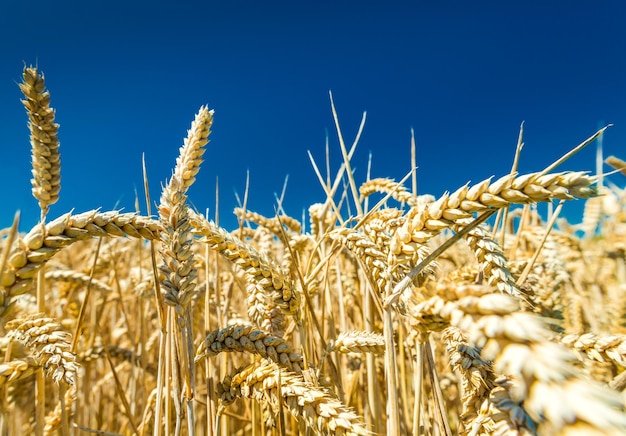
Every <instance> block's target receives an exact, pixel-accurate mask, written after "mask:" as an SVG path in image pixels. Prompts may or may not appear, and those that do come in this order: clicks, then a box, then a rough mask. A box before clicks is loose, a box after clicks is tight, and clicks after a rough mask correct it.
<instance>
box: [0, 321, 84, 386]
mask: <svg viewBox="0 0 626 436" xmlns="http://www.w3.org/2000/svg"><path fill="white" fill-rule="evenodd" d="M6 329H7V330H8V334H7V336H8V337H10V338H13V339H15V340H17V341H19V342H21V343H22V344H24V345H25V346H27V347H28V348H30V350H31V351H32V353H33V357H34V358H35V361H36V362H37V363H38V364H39V365H41V366H44V367H45V368H47V370H48V373H49V374H50V375H51V377H52V380H54V381H55V382H57V383H58V382H60V381H61V380H63V381H65V382H66V383H67V384H70V385H73V384H74V383H75V381H76V371H77V369H78V366H77V364H76V356H75V355H74V354H72V353H71V352H70V347H71V336H72V335H71V334H69V333H67V332H65V331H63V330H62V328H61V325H60V324H59V323H58V322H57V321H56V320H54V319H53V318H46V317H45V315H44V314H41V313H39V314H35V315H29V316H27V317H25V318H17V319H14V320H12V321H9V322H8V323H7V324H6Z"/></svg>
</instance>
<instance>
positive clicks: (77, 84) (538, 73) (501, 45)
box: [0, 0, 626, 230]
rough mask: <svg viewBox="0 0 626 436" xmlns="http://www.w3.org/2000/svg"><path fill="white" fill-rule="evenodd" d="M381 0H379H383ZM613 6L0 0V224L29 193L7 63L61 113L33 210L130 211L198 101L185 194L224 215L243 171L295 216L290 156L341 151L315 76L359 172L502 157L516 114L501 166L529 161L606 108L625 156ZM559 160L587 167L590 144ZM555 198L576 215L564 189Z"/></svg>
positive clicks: (566, 141) (154, 181)
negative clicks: (198, 124)
mask: <svg viewBox="0 0 626 436" xmlns="http://www.w3.org/2000/svg"><path fill="white" fill-rule="evenodd" d="M383 4H384V6H383ZM625 22H626V6H623V4H622V2H617V1H587V2H582V1H570V2H565V1H559V2H556V1H554V2H534V1H528V2H519V3H517V2H515V3H514V2H487V1H485V2H468V1H445V0H444V1H438V2H433V1H413V2H408V1H407V2H396V1H391V2H386V3H384V2H370V1H359V2H340V1H337V2H325V1H319V2H308V3H305V2H294V1H290V2H287V1H284V2H282V1H281V2H242V1H232V2H211V1H203V2H173V1H172V2H160V1H151V2H144V1H134V2H130V1H129V2H119V1H115V0H114V1H108V2H78V1H73V2H69V1H65V2H64V1H57V2H43V1H21V0H5V1H3V2H1V4H0V120H1V121H0V147H1V148H2V149H1V151H2V154H1V155H2V159H1V160H0V186H2V187H3V188H2V191H1V192H2V200H3V201H2V208H1V209H0V228H1V227H6V226H8V225H10V222H11V220H12V217H13V214H14V213H15V211H16V210H17V209H20V210H21V211H22V216H23V223H22V225H21V226H20V228H21V229H22V230H27V229H28V228H29V227H30V226H32V225H33V224H34V223H35V222H36V221H37V219H38V216H39V212H38V209H37V202H36V201H35V200H34V198H32V196H31V194H30V144H29V142H28V129H27V118H26V115H25V113H24V109H23V107H22V105H21V103H20V98H21V95H20V92H19V89H18V87H17V82H19V81H20V78H21V71H22V67H23V64H24V62H25V63H26V64H35V63H37V64H38V65H39V67H40V68H41V69H42V70H43V71H44V73H45V74H46V82H47V86H48V89H49V90H50V92H51V95H52V105H53V106H54V107H55V109H56V110H57V122H59V123H60V125H61V127H60V131H59V137H60V140H61V159H62V181H61V184H62V188H61V193H60V200H59V202H58V203H57V204H55V205H54V206H52V208H51V211H50V213H49V218H50V219H52V218H54V217H56V216H58V215H60V214H62V213H65V212H67V211H69V210H71V209H75V211H77V212H81V211H85V210H89V209H92V208H97V207H102V208H103V210H110V209H113V208H115V207H117V208H124V209H125V210H128V211H132V210H134V199H135V189H136V190H137V191H138V192H139V194H140V195H141V198H142V211H143V212H144V213H145V206H144V205H143V192H142V189H143V188H142V172H141V156H142V153H145V155H146V162H147V167H148V173H149V177H150V183H151V191H152V198H153V200H158V196H159V187H160V184H161V183H162V182H164V181H165V180H166V179H167V178H168V177H169V176H170V174H171V171H172V168H173V166H174V163H175V159H176V156H177V153H178V148H179V147H180V145H181V144H182V141H183V139H184V137H185V135H186V131H187V129H188V128H189V125H190V123H191V121H192V119H193V117H194V114H195V113H196V112H197V110H198V108H199V107H200V106H201V105H203V104H208V105H209V106H210V107H211V108H213V109H215V122H214V126H213V134H212V136H211V143H210V144H209V146H208V151H207V153H206V155H205V156H206V161H205V163H204V164H203V167H202V168H201V172H200V174H199V176H198V178H197V182H196V184H195V185H194V186H193V188H192V189H191V191H190V200H191V201H192V202H193V203H194V204H195V205H196V206H197V207H198V209H200V210H204V209H205V208H207V207H210V208H211V209H213V208H214V204H215V181H216V178H219V185H220V220H221V222H222V223H223V224H224V225H225V226H226V227H229V228H232V227H233V226H234V225H235V224H234V223H235V221H234V219H233V215H232V213H231V210H232V208H233V207H235V206H236V201H235V195H234V192H235V191H237V192H238V193H239V195H240V196H241V195H242V194H243V192H244V188H245V180H246V171H248V170H249V171H250V187H251V189H250V197H249V203H248V205H249V208H250V209H252V210H255V211H258V212H261V213H264V214H266V215H273V210H274V204H275V200H274V193H280V191H281V190H282V185H283V181H284V179H285V177H286V176H287V175H289V183H288V186H287V191H286V196H285V202H284V207H285V209H286V211H287V213H289V214H290V215H292V216H295V217H300V216H301V214H302V210H303V208H306V207H308V205H310V204H311V203H314V202H318V201H322V200H323V199H324V194H323V191H322V189H321V187H320V186H319V183H318V182H317V178H316V176H315V174H314V171H313V169H312V167H311V164H310V162H309V160H308V156H307V150H310V151H311V153H312V154H313V156H314V157H315V158H316V160H317V161H318V163H320V164H321V165H323V162H324V149H325V137H326V132H328V133H329V138H330V145H331V166H332V169H333V170H334V171H336V169H337V168H338V166H339V164H340V162H341V153H340V151H339V148H338V143H337V137H336V134H335V130H334V123H333V119H332V114H331V110H330V103H329V96H328V92H329V90H332V92H333V96H334V99H335V104H336V107H337V110H338V113H339V118H340V122H341V124H342V128H343V131H344V135H345V137H346V141H347V142H349V143H351V142H352V139H353V138H354V135H355V133H356V131H357V129H358V125H359V122H360V119H361V115H362V112H363V111H367V121H366V125H365V130H364V133H363V136H362V139H361V142H360V145H359V148H358V149H357V152H356V155H355V159H354V166H355V168H356V173H355V177H356V180H357V182H359V181H363V180H364V179H365V171H366V167H367V159H368V155H369V153H370V152H371V153H372V156H373V160H372V162H373V164H372V176H373V177H393V178H395V179H396V180H399V179H401V178H402V177H403V176H404V175H405V174H406V173H407V172H408V171H409V169H410V129H411V128H414V130H415V137H416V141H417V163H418V167H419V169H418V181H419V187H420V190H421V191H422V192H424V193H431V194H434V195H437V196H438V195H440V194H441V193H443V192H444V191H445V190H453V189H456V188H457V187H458V186H460V185H462V184H464V183H465V182H467V181H474V182H478V181H480V180H482V179H484V178H485V177H488V176H491V175H495V176H500V175H503V174H505V173H506V172H508V171H509V168H510V166H511V162H512V160H513V154H514V150H515V144H516V140H517V135H518V129H519V125H520V123H521V122H522V121H525V143H526V145H525V148H524V150H523V154H522V158H521V163H520V170H521V171H523V172H528V171H535V170H541V169H543V168H544V167H545V166H547V165H548V164H550V163H551V162H552V161H553V160H555V159H556V158H558V157H560V156H561V155H562V154H563V153H565V152H566V151H568V150H569V149H570V148H572V147H574V146H575V145H576V144H578V143H579V142H581V141H582V140H584V139H585V138H587V137H588V136H590V135H591V134H592V133H594V132H595V130H596V129H597V128H598V127H599V126H600V125H602V124H606V123H614V124H615V126H614V127H612V128H611V129H609V130H608V132H607V134H606V135H605V137H604V151H605V155H609V154H616V155H617V156H619V157H621V158H626V147H625V146H624V144H625V140H626V56H624V47H626V32H625V31H624V23H625ZM563 169H571V170H590V171H594V170H595V148H593V147H590V148H589V149H587V150H585V151H584V152H582V153H581V154H580V155H578V156H576V157H575V158H573V159H571V160H570V161H569V162H567V163H566V164H565V165H564V166H563ZM611 180H612V181H614V182H615V183H616V184H618V185H621V186H623V185H624V179H623V177H622V176H619V175H616V176H613V177H612V178H611ZM578 203H579V204H578V205H571V206H567V207H566V209H565V213H566V215H567V216H568V217H569V218H570V219H571V221H577V220H578V219H579V215H577V214H579V213H580V206H581V204H580V203H581V202H578Z"/></svg>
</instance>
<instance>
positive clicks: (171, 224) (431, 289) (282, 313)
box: [0, 67, 626, 435]
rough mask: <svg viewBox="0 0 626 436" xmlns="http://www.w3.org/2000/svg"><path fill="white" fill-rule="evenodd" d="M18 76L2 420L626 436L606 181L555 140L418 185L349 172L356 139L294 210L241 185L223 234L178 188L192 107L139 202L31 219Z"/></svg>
mask: <svg viewBox="0 0 626 436" xmlns="http://www.w3.org/2000/svg"><path fill="white" fill-rule="evenodd" d="M20 88H21V90H22V92H23V94H24V100H23V102H24V106H25V108H26V112H27V115H28V118H29V127H30V131H31V145H32V164H33V178H32V185H33V189H32V192H33V196H34V197H35V199H36V200H37V201H38V202H39V206H40V209H41V222H40V223H39V224H37V225H36V226H34V227H33V228H32V229H31V230H30V231H28V232H27V233H19V232H18V231H17V228H18V222H19V214H18V215H16V221H15V224H14V226H13V227H12V228H9V229H5V230H2V231H1V233H0V237H1V239H0V350H1V352H2V354H1V356H2V357H1V360H0V432H1V434H2V435H4V434H9V435H17V434H35V435H40V434H62V435H69V434H101V435H111V434H141V435H146V434H154V435H184V434H197V435H248V434H250V435H266V434H267V435H295V434H310V435H313V434H354V435H367V434H390V435H395V434H413V435H452V434H467V435H491V434H494V435H495V434H498V435H501V434H502V435H503V434H524V435H525V434H544V435H556V434H576V435H583V434H598V435H623V434H626V408H625V398H626V397H625V396H624V395H623V391H624V388H625V387H626V372H625V371H624V369H625V367H626V335H625V334H626V318H625V316H626V262H625V253H626V193H625V191H624V190H623V189H620V188H618V187H616V186H614V185H611V184H610V183H608V182H606V181H604V179H603V178H602V177H597V176H591V175H590V174H587V173H581V172H569V171H566V170H562V169H561V168H560V166H566V163H567V162H566V161H567V156H565V157H564V158H563V159H561V160H559V161H558V162H555V163H554V165H551V166H550V167H548V168H545V169H542V168H538V169H537V172H535V173H532V174H518V173H517V171H516V165H515V164H514V165H513V168H511V171H510V173H509V174H503V175H501V177H500V178H498V179H486V180H484V181H482V182H480V183H477V184H472V185H466V186H461V187H455V186H451V187H450V191H449V192H448V193H445V194H444V195H442V196H441V197H439V198H436V197H433V196H429V195H417V192H416V177H415V173H414V172H413V173H410V174H408V175H407V176H406V178H405V179H404V180H402V181H400V182H396V181H393V180H390V179H370V180H368V181H367V182H366V183H364V184H362V185H361V186H357V185H356V183H355V180H354V178H353V177H352V176H351V174H352V169H351V165H350V159H351V156H352V153H353V151H354V148H355V146H356V143H357V142H358V137H357V140H356V141H355V143H354V144H353V145H352V146H351V147H348V146H346V144H344V143H343V142H341V143H340V147H341V152H342V155H343V157H344V161H343V164H342V165H341V168H340V170H339V171H338V172H337V173H336V174H323V168H322V167H323V166H321V165H317V164H316V163H315V162H313V166H314V168H315V170H316V172H317V174H318V178H319V183H321V185H322V186H323V188H324V190H325V192H326V193H327V195H326V197H325V198H321V199H320V202H319V203H317V204H313V205H310V206H309V207H308V217H307V218H306V222H301V221H302V220H301V219H295V218H293V217H289V216H286V215H284V214H283V213H281V212H280V211H281V209H280V207H278V208H277V210H278V211H279V213H277V214H276V216H269V217H265V216H261V215H259V214H257V213H255V212H254V211H251V210H247V208H246V206H245V204H246V202H245V199H244V202H243V205H242V207H241V208H238V209H236V210H235V214H236V215H237V216H238V218H239V221H240V226H239V228H237V229H234V230H232V231H231V230H227V229H224V228H221V227H220V226H219V225H217V224H216V223H215V222H214V221H212V220H211V219H210V217H206V216H204V215H202V214H201V213H199V212H198V211H195V210H193V209H192V208H191V207H190V206H189V204H190V202H189V201H188V198H187V190H188V188H189V187H190V186H191V185H192V184H193V182H194V178H195V176H196V174H197V173H198V171H199V170H200V166H201V163H202V161H203V154H204V153H205V146H206V145H207V143H208V138H209V135H210V132H211V126H212V123H213V112H212V111H211V110H209V109H208V108H206V107H202V108H200V110H199V111H198V113H197V115H196V117H195V119H194V120H193V122H192V124H191V128H190V129H189V131H188V136H187V138H186V139H185V140H184V143H183V146H182V147H181V148H180V155H179V157H178V159H177V161H176V162H175V163H174V162H173V163H172V164H173V166H174V171H173V175H172V177H171V178H170V180H169V181H168V183H167V184H166V185H165V186H164V187H163V189H162V193H161V197H160V199H158V202H157V203H158V210H152V211H150V205H151V204H153V203H154V199H148V198H146V199H141V200H138V202H140V201H141V202H142V203H144V204H147V206H146V207H147V208H148V214H147V215H141V214H139V213H122V212H118V211H102V210H98V211H95V210H94V211H86V212H71V213H67V214H64V215H61V216H55V217H49V216H48V209H49V206H50V205H52V204H53V203H55V202H56V201H57V199H58V197H59V195H60V188H61V183H60V182H61V178H60V174H61V159H60V153H59V141H58V138H57V130H58V125H57V124H56V123H55V121H54V115H55V113H54V110H53V109H52V108H51V107H50V95H49V93H48V91H47V90H46V89H45V84H44V78H43V75H42V73H41V71H39V70H38V69H36V68H32V67H28V68H25V69H24V77H23V83H21V84H20ZM335 119H336V116H335ZM361 127H362V126H361ZM337 129H339V125H338V124H337ZM603 131H604V129H602V130H600V131H599V132H597V133H596V134H595V135H593V136H592V137H590V138H588V139H587V140H585V141H584V142H583V143H581V145H580V146H578V147H577V148H575V149H574V150H573V152H575V151H577V150H578V149H581V148H582V147H584V146H587V145H589V144H591V143H593V141H594V140H595V139H597V138H598V137H599V136H600V135H602V133H603ZM521 141H522V134H521V133H520V145H521ZM520 149H521V146H518V151H519V150H520ZM517 157H518V156H516V159H515V162H517ZM607 163H609V164H610V165H611V166H613V167H614V168H616V170H617V171H618V172H619V171H620V170H621V171H622V174H624V173H626V164H625V163H624V162H623V161H621V160H620V159H618V158H615V157H611V158H610V159H607ZM559 165H560V166H559ZM413 166H414V163H413ZM557 166H559V170H558V172H557V171H555V170H556V167H557ZM615 177H623V176H622V175H621V174H616V175H615ZM407 186H411V188H407ZM574 199H578V200H577V201H585V202H586V206H585V214H584V217H581V219H580V223H574V224H568V223H566V222H564V221H563V220H560V219H559V212H560V210H561V206H562V204H563V203H564V202H566V201H569V200H574ZM541 202H544V203H545V202H549V203H550V204H551V205H552V206H551V208H550V210H549V212H550V213H549V216H548V217H547V218H546V217H543V219H542V217H540V215H539V213H538V212H537V208H536V207H535V204H536V203H541ZM138 209H139V207H138ZM557 223H558V225H557Z"/></svg>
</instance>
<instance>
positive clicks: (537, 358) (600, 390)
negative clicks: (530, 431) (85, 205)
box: [411, 293, 626, 435]
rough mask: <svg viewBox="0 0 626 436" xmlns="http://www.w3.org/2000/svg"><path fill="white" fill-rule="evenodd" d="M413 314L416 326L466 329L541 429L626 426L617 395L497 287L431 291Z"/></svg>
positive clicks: (611, 430) (613, 430)
mask: <svg viewBox="0 0 626 436" xmlns="http://www.w3.org/2000/svg"><path fill="white" fill-rule="evenodd" d="M411 315H412V316H413V318H414V319H415V320H416V321H417V322H418V323H417V326H418V328H425V329H427V330H431V329H442V328H443V327H446V326H447V324H448V323H450V324H451V325H453V326H455V327H457V328H459V329H461V330H463V331H464V332H467V336H468V338H469V341H470V343H473V344H475V345H477V346H478V347H481V348H482V351H481V356H482V358H483V359H486V360H490V361H493V363H494V370H495V371H496V372H497V373H500V374H504V375H507V376H511V377H513V378H514V379H515V380H516V382H517V388H516V389H515V390H511V391H510V394H511V399H512V400H513V401H515V402H522V401H523V403H524V406H523V409H524V411H525V412H526V413H527V414H528V415H529V416H530V417H531V418H532V420H533V421H534V422H535V423H536V424H537V428H538V430H539V432H545V433H546V434H566V433H567V432H569V431H572V432H575V431H589V429H591V428H595V432H596V433H598V432H601V431H603V432H605V433H606V434H611V435H613V434H615V435H617V434H624V432H626V415H625V414H624V405H623V402H622V401H621V399H620V397H619V395H618V394H617V393H616V392H614V391H611V390H610V389H608V388H606V387H603V386H601V385H599V384H596V383H594V382H590V381H588V380H587V379H586V378H585V377H584V376H583V374H582V373H580V371H578V370H577V369H576V368H575V367H574V366H573V365H572V361H573V360H574V356H573V354H572V353H571V352H569V351H568V350H567V349H566V348H565V347H563V346H559V345H557V344H555V343H553V342H550V341H549V340H548V338H550V337H551V336H552V333H551V331H550V330H549V329H548V327H547V321H546V320H545V319H543V318H540V317H538V316H536V315H532V314H529V313H524V312H520V306H519V302H517V301H515V300H514V299H513V298H512V297H510V296H508V295H504V294H499V293H495V294H485V295H482V296H480V297H473V296H472V297H464V298H461V299H460V300H458V301H444V300H443V299H441V298H440V297H433V298H431V299H429V300H427V301H426V302H424V303H420V304H417V305H416V306H414V307H412V309H411ZM420 326H421V327H420ZM592 410H593V412H591V411H592ZM581 434H583V433H581Z"/></svg>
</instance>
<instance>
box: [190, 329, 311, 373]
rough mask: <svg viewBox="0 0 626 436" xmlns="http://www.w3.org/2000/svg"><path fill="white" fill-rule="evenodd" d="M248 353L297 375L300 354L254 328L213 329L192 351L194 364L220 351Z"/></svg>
mask: <svg viewBox="0 0 626 436" xmlns="http://www.w3.org/2000/svg"><path fill="white" fill-rule="evenodd" d="M232 351H238V352H248V353H252V354H258V355H260V356H262V357H264V358H266V359H269V360H271V361H273V362H275V363H277V364H278V365H280V366H281V367H283V368H286V369H289V370H292V371H295V372H301V371H302V355H301V354H299V353H296V352H295V350H294V349H293V347H292V346H291V345H289V344H288V343H287V342H285V340H284V339H283V338H279V337H276V336H272V335H269V334H267V333H266V332H264V331H261V330H258V329H257V328H255V327H254V326H238V325H232V326H229V327H226V328H225V329H218V330H214V331H212V332H211V333H209V334H208V335H207V337H206V338H205V339H204V340H203V341H202V342H201V343H200V346H199V347H198V349H197V350H196V357H195V360H196V362H198V361H200V360H201V359H203V358H204V357H212V356H216V355H218V354H219V353H222V352H232Z"/></svg>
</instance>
